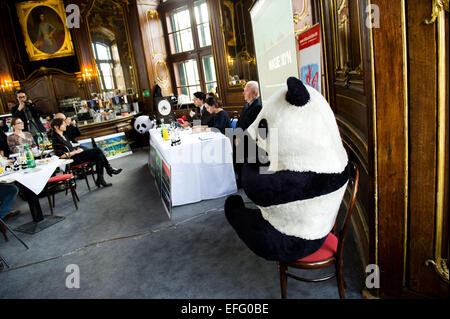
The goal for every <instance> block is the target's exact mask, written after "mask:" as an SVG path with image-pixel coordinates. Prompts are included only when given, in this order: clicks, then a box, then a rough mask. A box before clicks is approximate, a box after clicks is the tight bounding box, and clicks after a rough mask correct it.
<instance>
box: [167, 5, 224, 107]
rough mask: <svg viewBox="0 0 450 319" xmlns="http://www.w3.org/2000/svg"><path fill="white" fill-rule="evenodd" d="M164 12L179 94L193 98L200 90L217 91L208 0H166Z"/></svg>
mask: <svg viewBox="0 0 450 319" xmlns="http://www.w3.org/2000/svg"><path fill="white" fill-rule="evenodd" d="M180 3H181V4H180ZM161 11H162V12H163V15H162V16H165V21H164V23H165V29H166V31H167V32H166V44H167V46H168V48H169V55H168V60H169V62H170V64H171V65H172V72H173V78H174V83H173V87H175V88H176V91H177V92H176V94H178V95H186V96H187V97H188V98H189V100H191V101H192V99H193V94H194V93H195V92H197V91H203V92H211V91H213V92H215V91H216V88H217V79H216V72H215V65H214V58H213V55H212V49H211V43H212V42H211V31H210V24H209V12H208V5H207V2H206V0H197V1H195V0H185V1H182V2H180V1H178V2H177V4H175V3H171V2H170V1H167V2H166V3H163V4H162V8H161Z"/></svg>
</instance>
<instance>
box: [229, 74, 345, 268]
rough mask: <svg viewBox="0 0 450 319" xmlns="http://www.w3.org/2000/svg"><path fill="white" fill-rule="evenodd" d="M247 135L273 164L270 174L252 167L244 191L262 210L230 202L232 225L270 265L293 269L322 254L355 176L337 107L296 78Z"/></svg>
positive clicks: (245, 173) (248, 168)
mask: <svg viewBox="0 0 450 319" xmlns="http://www.w3.org/2000/svg"><path fill="white" fill-rule="evenodd" d="M247 131H248V132H247V133H248V134H249V135H250V137H251V138H252V139H254V140H256V144H257V145H258V147H260V148H262V149H263V150H265V151H266V152H267V154H268V155H269V159H270V164H269V166H268V171H267V173H262V171H261V169H260V168H261V166H260V165H258V164H244V166H243V168H242V187H243V189H244V191H245V193H246V194H247V196H248V198H250V199H251V200H252V201H253V202H254V203H255V204H256V205H257V206H258V208H259V209H250V208H246V207H245V205H244V201H243V199H242V197H241V196H239V195H233V196H230V197H228V198H227V200H226V202H225V215H226V217H227V219H228V221H229V223H230V224H231V225H232V227H233V228H234V229H235V231H236V233H237V234H238V236H239V237H240V238H241V239H242V241H243V242H244V243H245V244H246V245H247V246H248V247H249V248H250V249H251V250H252V251H253V252H254V253H255V254H256V255H258V256H260V257H262V258H265V259H267V260H274V261H282V262H289V261H294V260H298V259H301V258H303V257H306V256H308V255H310V254H312V253H314V252H315V251H317V250H318V249H319V248H320V247H321V246H322V244H323V243H324V241H325V239H326V237H327V235H328V234H329V232H330V231H331V230H332V228H333V226H334V222H335V219H336V216H337V213H338V211H339V207H340V204H341V201H342V198H343V196H344V192H345V189H346V187H347V183H348V180H349V172H350V164H349V162H348V157H347V153H346V151H345V149H344V147H343V145H342V141H341V137H340V134H339V130H338V126H337V123H336V120H335V117H334V114H333V112H332V110H331V108H330V106H329V105H328V103H327V101H326V100H325V98H324V97H323V96H322V95H321V94H320V93H319V92H317V91H316V90H315V89H313V88H312V87H310V86H307V85H304V84H303V83H302V82H301V81H300V80H298V79H296V78H294V77H290V78H289V79H288V80H287V86H286V87H284V88H282V89H280V90H279V91H278V92H276V93H274V94H273V95H272V96H271V97H270V99H269V100H268V101H267V102H266V103H265V104H264V105H263V108H262V110H261V112H260V113H259V115H258V117H257V118H256V120H255V121H254V122H253V123H252V125H251V126H250V127H249V128H248V129H247ZM262 132H263V133H262ZM271 134H277V135H278V137H277V138H276V137H275V138H274V136H271ZM274 140H276V144H277V145H272V149H276V152H274V153H276V154H271V152H270V151H271V143H272V144H273V143H274V142H273V141H274Z"/></svg>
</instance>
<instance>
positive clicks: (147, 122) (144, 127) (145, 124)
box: [134, 115, 153, 134]
mask: <svg viewBox="0 0 450 319" xmlns="http://www.w3.org/2000/svg"><path fill="white" fill-rule="evenodd" d="M152 127H153V122H152V120H151V119H150V117H149V116H147V115H141V116H139V117H138V118H137V119H136V121H135V122H134V129H135V130H136V131H138V132H139V133H141V134H144V133H146V132H148V131H149V130H150V129H151V128H152Z"/></svg>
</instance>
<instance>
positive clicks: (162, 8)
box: [158, 0, 218, 98]
mask: <svg viewBox="0 0 450 319" xmlns="http://www.w3.org/2000/svg"><path fill="white" fill-rule="evenodd" d="M197 1H199V0H173V1H167V2H164V3H163V2H161V4H160V5H159V7H158V13H159V16H160V19H161V20H162V21H161V22H162V27H163V32H164V42H165V44H166V50H167V62H166V63H167V64H168V65H170V67H169V73H170V75H171V83H172V88H173V91H174V92H173V93H174V94H175V95H178V88H180V87H184V86H182V85H180V86H179V85H178V83H177V82H176V77H175V70H174V64H175V63H178V62H183V61H187V60H195V61H196V63H197V71H198V76H199V81H200V83H199V86H200V89H201V91H202V92H206V78H205V70H204V68H203V57H205V56H212V58H213V60H214V73H215V77H216V81H215V82H216V88H218V79H217V70H216V65H217V63H216V59H215V56H214V50H213V41H214V40H213V29H212V21H211V5H210V1H209V0H206V4H207V7H208V23H209V32H210V37H211V44H210V45H208V46H204V47H200V38H199V35H198V30H197V26H198V25H202V23H199V24H197V22H196V19H195V9H194V3H195V2H197ZM184 6H187V8H188V10H189V17H190V20H191V25H190V28H191V34H192V40H193V44H194V49H193V50H190V51H185V52H179V53H172V49H171V46H170V40H169V32H168V30H169V28H168V26H167V17H168V15H169V14H170V12H171V11H172V10H175V9H177V8H180V7H184ZM171 33H172V32H171ZM180 84H181V83H180ZM189 98H191V97H189Z"/></svg>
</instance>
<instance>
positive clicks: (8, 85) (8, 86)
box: [1, 80, 14, 93]
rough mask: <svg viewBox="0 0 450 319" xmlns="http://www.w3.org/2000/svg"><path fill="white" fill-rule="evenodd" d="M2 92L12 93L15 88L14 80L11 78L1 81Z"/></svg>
mask: <svg viewBox="0 0 450 319" xmlns="http://www.w3.org/2000/svg"><path fill="white" fill-rule="evenodd" d="M1 88H2V93H10V92H11V91H13V90H14V85H13V81H11V80H3V81H1Z"/></svg>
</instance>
